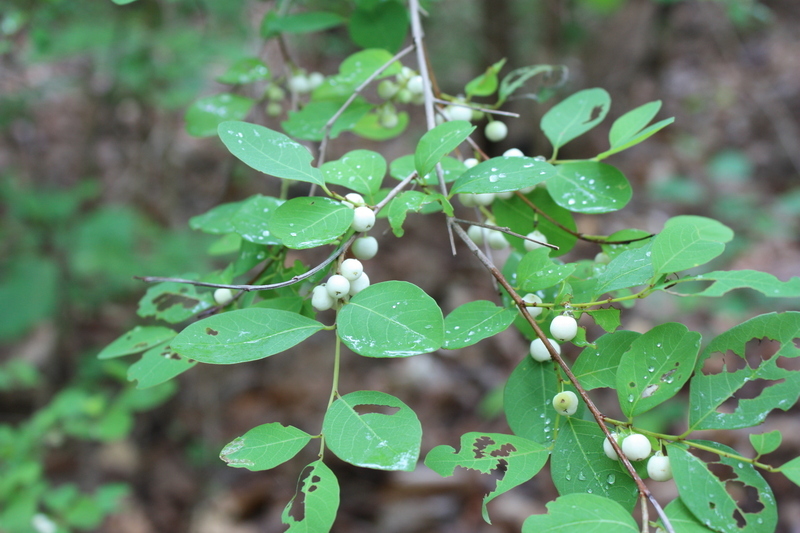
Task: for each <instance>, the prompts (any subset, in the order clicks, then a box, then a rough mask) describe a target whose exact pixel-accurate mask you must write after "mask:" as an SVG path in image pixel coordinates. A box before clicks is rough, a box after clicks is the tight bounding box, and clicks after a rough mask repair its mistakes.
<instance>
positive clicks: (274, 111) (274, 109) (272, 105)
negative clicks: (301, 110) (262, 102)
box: [266, 102, 283, 117]
mask: <svg viewBox="0 0 800 533" xmlns="http://www.w3.org/2000/svg"><path fill="white" fill-rule="evenodd" d="M266 111H267V115H268V116H270V117H278V116H280V115H281V113H283V106H282V105H281V104H280V102H268V103H267V109H266Z"/></svg>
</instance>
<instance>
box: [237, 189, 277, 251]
mask: <svg viewBox="0 0 800 533" xmlns="http://www.w3.org/2000/svg"><path fill="white" fill-rule="evenodd" d="M283 202H284V200H281V199H279V198H275V197H273V196H262V195H260V194H255V195H253V196H251V197H250V198H248V199H247V200H245V201H244V202H242V203H241V204H240V207H239V209H238V210H237V211H236V212H235V213H233V215H232V216H231V218H230V223H231V224H232V225H233V228H234V231H236V233H238V234H239V235H240V236H241V237H242V239H244V240H246V241H248V242H253V243H256V244H267V245H269V244H281V240H280V239H279V238H278V237H277V236H276V235H275V233H274V232H273V231H271V227H270V224H271V221H272V217H273V216H274V215H275V211H277V209H278V208H279V207H280V206H281V205H282V204H283Z"/></svg>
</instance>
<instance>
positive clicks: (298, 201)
mask: <svg viewBox="0 0 800 533" xmlns="http://www.w3.org/2000/svg"><path fill="white" fill-rule="evenodd" d="M352 222H353V210H352V209H351V208H349V207H347V206H346V205H344V204H343V203H342V202H339V201H337V200H333V199H332V198H325V197H320V196H300V197H298V198H292V199H291V200H289V201H287V202H286V203H284V204H283V205H281V206H280V207H279V208H278V209H277V210H276V211H275V214H274V215H273V216H272V220H270V224H269V227H270V229H271V230H272V232H273V233H274V234H275V236H276V237H278V238H279V239H281V241H282V242H283V244H284V246H288V247H289V248H294V249H296V250H303V249H306V248H315V247H317V246H321V245H323V244H329V243H331V242H334V241H335V240H336V239H338V238H339V237H341V235H342V234H343V233H344V232H346V231H347V230H348V229H350V224H352Z"/></svg>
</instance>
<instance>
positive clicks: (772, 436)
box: [748, 429, 783, 455]
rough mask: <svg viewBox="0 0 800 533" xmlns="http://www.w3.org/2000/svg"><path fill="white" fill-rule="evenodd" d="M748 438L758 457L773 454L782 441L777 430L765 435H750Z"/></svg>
mask: <svg viewBox="0 0 800 533" xmlns="http://www.w3.org/2000/svg"><path fill="white" fill-rule="evenodd" d="M748 436H749V437H750V444H752V445H753V449H755V451H756V453H757V454H758V455H766V454H768V453H772V452H774V451H775V450H777V449H778V446H780V445H781V440H782V439H783V436H782V435H781V432H780V431H778V430H777V429H776V430H775V431H769V432H767V433H758V434H753V433H751V434H750V435H748Z"/></svg>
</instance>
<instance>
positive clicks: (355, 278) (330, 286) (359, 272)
mask: <svg viewBox="0 0 800 533" xmlns="http://www.w3.org/2000/svg"><path fill="white" fill-rule="evenodd" d="M367 287H369V276H368V275H367V274H366V272H364V266H363V265H362V264H361V261H359V260H358V259H353V258H351V259H345V260H344V261H342V264H341V265H339V271H338V274H334V275H332V276H331V277H329V278H328V281H327V282H325V283H323V284H321V285H317V286H316V287H314V290H313V291H312V292H311V305H312V306H313V307H314V309H316V310H317V311H327V310H328V309H331V308H332V307H336V306H337V305H338V304H339V303H340V302H341V301H342V300H345V299H347V298H349V297H351V296H355V295H356V294H358V293H359V292H361V291H363V290H364V289H366V288H367Z"/></svg>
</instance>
